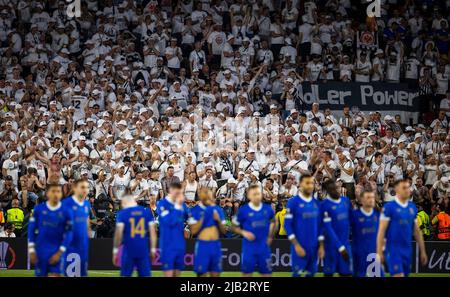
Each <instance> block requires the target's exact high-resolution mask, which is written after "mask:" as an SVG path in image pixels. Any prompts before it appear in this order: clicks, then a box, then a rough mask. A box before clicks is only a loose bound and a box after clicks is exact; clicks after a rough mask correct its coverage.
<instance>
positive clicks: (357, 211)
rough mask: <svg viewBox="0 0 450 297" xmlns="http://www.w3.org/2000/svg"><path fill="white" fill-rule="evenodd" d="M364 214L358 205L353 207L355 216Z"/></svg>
mask: <svg viewBox="0 0 450 297" xmlns="http://www.w3.org/2000/svg"><path fill="white" fill-rule="evenodd" d="M361 214H362V212H361V209H360V208H359V207H358V208H353V209H352V215H353V216H354V217H359V216H360V215H361Z"/></svg>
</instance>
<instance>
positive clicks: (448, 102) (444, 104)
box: [439, 98, 450, 117]
mask: <svg viewBox="0 0 450 297" xmlns="http://www.w3.org/2000/svg"><path fill="white" fill-rule="evenodd" d="M439 108H441V109H443V108H444V109H450V99H448V98H444V99H442V100H441V104H440V105H439ZM446 115H447V117H450V111H447V113H446Z"/></svg>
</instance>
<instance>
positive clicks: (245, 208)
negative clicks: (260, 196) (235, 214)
mask: <svg viewBox="0 0 450 297" xmlns="http://www.w3.org/2000/svg"><path fill="white" fill-rule="evenodd" d="M249 209H250V206H248V203H246V204H244V205H242V206H241V207H239V210H238V211H239V212H241V213H246V212H248V210H249Z"/></svg>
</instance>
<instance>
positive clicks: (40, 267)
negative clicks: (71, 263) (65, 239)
mask: <svg viewBox="0 0 450 297" xmlns="http://www.w3.org/2000/svg"><path fill="white" fill-rule="evenodd" d="M57 251H58V248H56V249H52V250H40V251H39V250H36V256H37V258H38V260H37V263H36V267H35V274H36V276H48V275H49V274H61V275H62V274H63V272H64V257H65V254H62V255H61V258H60V260H59V262H57V263H55V264H53V265H51V264H49V261H50V258H51V257H52V256H53V255H54V254H55V253H56V252H57Z"/></svg>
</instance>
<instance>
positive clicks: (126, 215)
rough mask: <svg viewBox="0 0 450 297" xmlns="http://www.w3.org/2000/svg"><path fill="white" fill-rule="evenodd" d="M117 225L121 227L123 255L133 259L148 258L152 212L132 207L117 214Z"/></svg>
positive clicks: (152, 220) (143, 208) (152, 221)
mask: <svg viewBox="0 0 450 297" xmlns="http://www.w3.org/2000/svg"><path fill="white" fill-rule="evenodd" d="M116 222H117V225H123V226H124V229H123V236H122V244H123V253H126V254H127V255H129V256H130V257H133V258H141V257H148V255H149V243H150V237H149V230H150V224H153V223H154V218H153V214H152V212H151V211H150V210H149V209H148V208H145V207H142V206H133V207H128V208H124V209H122V210H120V211H119V212H118V213H117V220H116Z"/></svg>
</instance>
